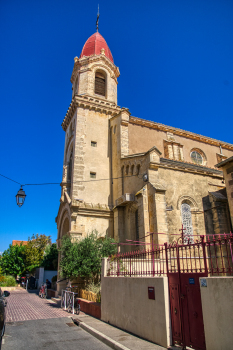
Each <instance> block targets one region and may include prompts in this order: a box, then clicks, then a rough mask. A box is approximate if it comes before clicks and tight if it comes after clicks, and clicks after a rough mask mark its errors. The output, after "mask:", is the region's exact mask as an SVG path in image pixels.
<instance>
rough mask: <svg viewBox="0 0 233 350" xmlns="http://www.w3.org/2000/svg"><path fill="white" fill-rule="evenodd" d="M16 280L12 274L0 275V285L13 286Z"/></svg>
mask: <svg viewBox="0 0 233 350" xmlns="http://www.w3.org/2000/svg"><path fill="white" fill-rule="evenodd" d="M16 285H17V284H16V281H15V278H14V277H13V276H1V277H0V287H15V286H16Z"/></svg>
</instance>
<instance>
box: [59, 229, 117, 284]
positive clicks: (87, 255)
mask: <svg viewBox="0 0 233 350" xmlns="http://www.w3.org/2000/svg"><path fill="white" fill-rule="evenodd" d="M112 243H115V241H114V239H112V238H109V237H105V238H102V237H99V236H98V234H97V232H92V233H91V234H90V235H88V236H87V237H85V238H84V239H81V240H77V241H75V242H72V241H71V238H70V237H68V236H65V237H63V239H62V244H61V249H60V251H61V256H62V258H61V261H60V268H61V273H62V275H63V276H66V277H78V276H79V277H83V278H84V279H86V280H90V281H95V282H97V281H98V279H99V276H100V273H101V258H102V257H107V256H109V255H112V254H115V253H116V251H117V246H116V245H115V244H112Z"/></svg>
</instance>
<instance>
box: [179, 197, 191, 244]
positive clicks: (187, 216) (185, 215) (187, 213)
mask: <svg viewBox="0 0 233 350" xmlns="http://www.w3.org/2000/svg"><path fill="white" fill-rule="evenodd" d="M181 216H182V224H183V229H184V243H185V244H187V243H193V225H192V213H191V208H190V205H189V204H187V203H182V204H181Z"/></svg>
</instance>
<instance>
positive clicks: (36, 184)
mask: <svg viewBox="0 0 233 350" xmlns="http://www.w3.org/2000/svg"><path fill="white" fill-rule="evenodd" d="M0 175H1V176H3V177H5V178H6V179H8V180H10V181H13V182H16V183H17V184H19V185H21V183H20V182H18V181H15V180H12V179H10V178H9V177H7V176H5V175H2V174H0ZM133 176H138V177H139V175H127V176H119V177H113V178H107V179H96V180H79V181H73V182H69V183H70V184H75V183H80V182H82V183H83V182H85V183H86V182H98V181H113V180H118V179H122V178H128V177H133ZM60 184H61V182H43V183H35V184H24V185H21V186H46V185H60Z"/></svg>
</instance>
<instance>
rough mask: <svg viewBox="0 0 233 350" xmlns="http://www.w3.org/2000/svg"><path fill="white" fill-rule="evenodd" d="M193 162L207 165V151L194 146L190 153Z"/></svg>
mask: <svg viewBox="0 0 233 350" xmlns="http://www.w3.org/2000/svg"><path fill="white" fill-rule="evenodd" d="M190 157H191V160H192V162H193V163H195V164H197V165H206V163H207V159H206V155H205V153H204V152H203V151H202V150H201V149H199V148H193V149H192V150H191V153H190Z"/></svg>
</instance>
